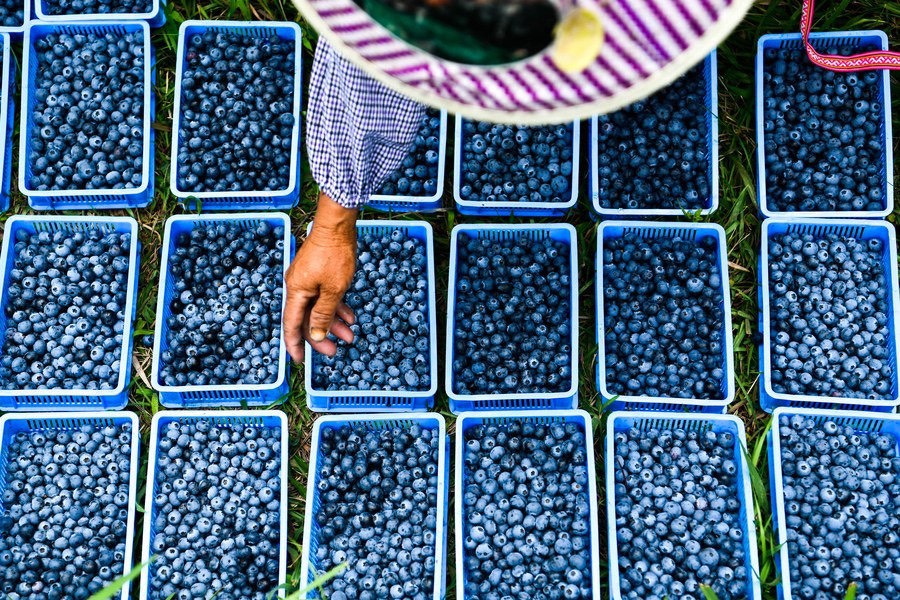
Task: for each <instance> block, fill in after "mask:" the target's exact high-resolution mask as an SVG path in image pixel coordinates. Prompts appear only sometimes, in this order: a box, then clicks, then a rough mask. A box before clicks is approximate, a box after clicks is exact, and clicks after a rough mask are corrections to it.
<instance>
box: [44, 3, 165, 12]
mask: <svg viewBox="0 0 900 600" xmlns="http://www.w3.org/2000/svg"><path fill="white" fill-rule="evenodd" d="M42 6H43V8H44V11H46V13H47V14H48V15H85V14H110V13H128V14H145V13H149V12H150V11H151V10H152V8H153V2H151V1H150V0H121V1H119V2H114V3H111V2H108V1H105V0H70V1H67V0H43V5H42Z"/></svg>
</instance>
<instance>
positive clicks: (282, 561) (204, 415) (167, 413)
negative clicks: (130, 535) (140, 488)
mask: <svg viewBox="0 0 900 600" xmlns="http://www.w3.org/2000/svg"><path fill="white" fill-rule="evenodd" d="M266 418H269V419H271V418H275V419H278V421H279V429H280V431H281V469H280V474H279V479H280V481H281V486H280V487H281V489H280V491H279V495H280V509H281V515H280V521H279V546H278V547H279V550H278V584H279V588H278V597H279V598H284V596H285V591H284V585H283V584H284V583H285V582H286V581H287V523H288V514H287V503H288V497H287V487H288V468H287V465H288V460H289V456H288V423H287V416H285V414H284V413H283V412H281V411H280V410H162V411H159V412H157V413H156V414H155V415H153V419H152V421H151V422H150V451H149V452H148V454H147V485H146V488H147V494H146V498H145V500H144V509H145V511H146V512H145V513H144V527H143V533H144V535H143V538H142V552H141V563H142V564H148V563H149V562H150V559H151V556H152V555H151V552H150V534H151V530H152V525H153V523H152V521H153V518H152V515H153V510H154V497H155V494H154V490H155V488H156V457H157V456H156V455H157V447H156V445H157V440H158V439H159V422H160V421H161V420H162V419H171V420H173V421H183V420H200V419H235V420H237V419H241V420H245V419H266ZM135 479H136V476H135ZM149 583H150V569H149V568H144V569H141V588H140V589H141V593H140V596H139V600H147V598H148V593H149V591H150V589H149ZM125 587H126V588H129V587H131V586H125Z"/></svg>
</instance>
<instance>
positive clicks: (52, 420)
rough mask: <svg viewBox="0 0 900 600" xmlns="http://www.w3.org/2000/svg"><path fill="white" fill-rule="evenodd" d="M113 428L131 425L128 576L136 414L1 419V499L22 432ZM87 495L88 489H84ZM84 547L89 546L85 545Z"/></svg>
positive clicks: (124, 599)
mask: <svg viewBox="0 0 900 600" xmlns="http://www.w3.org/2000/svg"><path fill="white" fill-rule="evenodd" d="M87 424H94V425H103V426H106V425H113V426H122V425H130V426H131V459H130V462H129V467H130V473H129V479H128V522H127V525H128V528H127V529H126V531H125V556H124V557H123V558H122V569H121V570H120V571H119V574H120V575H125V574H127V573H128V572H129V571H131V559H132V552H133V549H134V531H135V514H134V512H135V505H136V503H137V483H138V467H139V466H140V443H141V436H140V423H139V422H138V418H137V415H135V414H134V413H131V412H108V413H97V412H78V413H70V414H67V415H65V416H50V415H45V414H37V413H23V414H18V415H4V416H2V417H0V497H2V494H3V492H4V491H5V489H6V486H7V485H8V484H9V480H8V479H7V467H8V464H9V444H10V441H11V440H12V438H13V436H15V435H16V434H18V433H21V432H26V433H27V432H32V431H46V432H50V431H54V432H56V431H59V430H67V431H75V430H77V429H78V428H80V427H81V426H82V425H87ZM82 491H84V492H88V490H82ZM6 512H7V508H6V507H4V506H3V501H2V500H0V514H4V513H6ZM82 547H87V543H84V544H83V545H82ZM130 594H131V586H130V585H126V586H124V587H123V588H122V591H121V592H119V593H118V594H116V595H115V596H113V598H116V600H128V599H129V598H130Z"/></svg>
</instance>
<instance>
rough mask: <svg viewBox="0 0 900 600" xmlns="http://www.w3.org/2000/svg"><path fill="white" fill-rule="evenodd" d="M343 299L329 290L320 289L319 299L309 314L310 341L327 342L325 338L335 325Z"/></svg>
mask: <svg viewBox="0 0 900 600" xmlns="http://www.w3.org/2000/svg"><path fill="white" fill-rule="evenodd" d="M340 302H341V297H340V296H339V295H337V294H334V293H332V292H330V291H328V290H324V289H320V290H319V298H318V300H316V302H315V304H313V306H312V310H310V312H309V340H310V343H313V342H323V341H325V336H327V335H328V332H329V331H331V326H332V325H333V324H334V315H335V313H336V312H337V310H338V304H340Z"/></svg>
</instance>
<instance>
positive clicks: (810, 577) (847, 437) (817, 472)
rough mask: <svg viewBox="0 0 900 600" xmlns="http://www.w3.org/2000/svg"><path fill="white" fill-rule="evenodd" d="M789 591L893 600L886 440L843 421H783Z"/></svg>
mask: <svg viewBox="0 0 900 600" xmlns="http://www.w3.org/2000/svg"><path fill="white" fill-rule="evenodd" d="M773 427H778V428H779V429H778V434H779V437H780V441H781V456H780V457H777V459H778V460H780V461H781V471H782V485H783V490H784V495H783V502H784V511H785V519H786V522H785V523H783V524H782V527H784V528H785V530H786V532H787V555H788V565H789V568H790V589H791V593H792V595H793V596H794V597H797V598H803V599H807V598H810V599H811V598H819V597H822V598H825V597H828V598H843V597H844V596H845V594H846V591H847V588H846V586H847V584H849V583H850V582H851V581H855V582H856V584H857V586H858V587H857V595H856V597H857V598H870V599H873V600H874V599H876V598H877V599H878V600H887V598H897V597H900V545H898V542H900V517H898V514H897V510H896V509H895V504H896V499H897V498H900V456H898V454H897V440H896V438H895V437H894V435H893V434H888V433H878V432H877V431H858V430H856V428H855V427H854V426H853V424H852V423H851V422H850V420H849V419H841V420H830V419H826V418H824V417H812V416H806V415H782V416H781V417H780V418H779V420H778V422H777V423H775V424H773Z"/></svg>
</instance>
